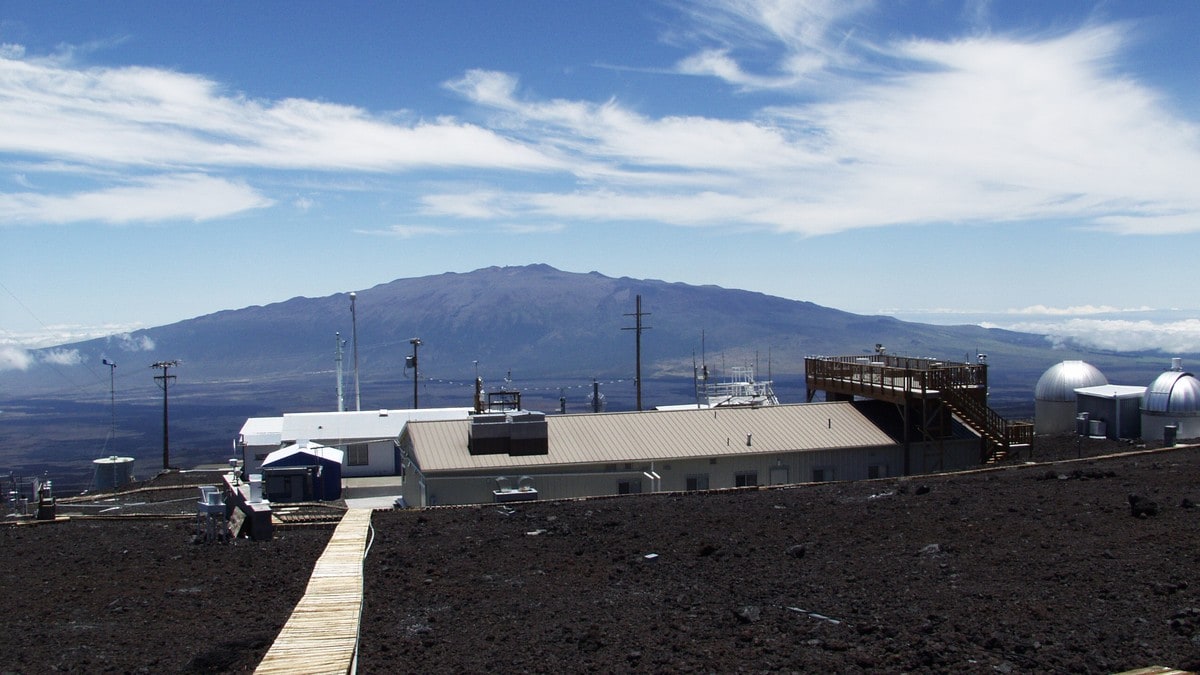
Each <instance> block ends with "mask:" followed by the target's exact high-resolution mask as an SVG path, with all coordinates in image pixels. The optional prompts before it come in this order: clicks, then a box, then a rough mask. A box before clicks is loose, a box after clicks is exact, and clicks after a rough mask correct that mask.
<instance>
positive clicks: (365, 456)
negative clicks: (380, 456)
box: [346, 443, 371, 466]
mask: <svg viewBox="0 0 1200 675" xmlns="http://www.w3.org/2000/svg"><path fill="white" fill-rule="evenodd" d="M370 463H371V459H370V453H368V452H367V444H366V443H351V444H350V445H347V446H346V465H347V466H366V465H368V464H370Z"/></svg>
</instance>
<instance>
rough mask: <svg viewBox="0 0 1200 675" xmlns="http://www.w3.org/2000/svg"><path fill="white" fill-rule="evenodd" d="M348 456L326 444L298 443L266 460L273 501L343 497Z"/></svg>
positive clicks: (265, 476) (265, 473)
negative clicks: (343, 475)
mask: <svg viewBox="0 0 1200 675" xmlns="http://www.w3.org/2000/svg"><path fill="white" fill-rule="evenodd" d="M344 456H345V453H344V452H342V451H341V450H338V449H337V448H329V447H326V446H324V445H309V444H307V443H297V444H295V445H289V446H288V447H286V448H280V449H279V450H276V451H275V452H272V453H270V454H269V455H267V458H266V459H265V460H263V465H262V469H263V480H264V482H265V483H266V490H265V491H266V493H267V499H269V500H271V501H307V500H319V501H332V500H335V499H340V498H341V496H342V458H343V457H344Z"/></svg>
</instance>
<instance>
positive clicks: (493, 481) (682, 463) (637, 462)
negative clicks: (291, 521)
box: [400, 402, 979, 507]
mask: <svg viewBox="0 0 1200 675" xmlns="http://www.w3.org/2000/svg"><path fill="white" fill-rule="evenodd" d="M863 409H865V406H859V405H856V404H855V403H851V402H833V403H809V404H799V405H778V406H762V407H749V406H746V407H731V408H713V409H690V410H671V411H652V412H628V413H610V414H579V415H556V416H550V417H546V416H542V415H540V413H533V414H530V413H527V412H524V411H521V412H518V413H509V414H507V415H499V416H497V415H479V416H476V417H475V418H474V419H472V420H469V421H468V420H454V421H441V422H413V423H412V424H409V425H407V426H406V427H405V429H404V432H403V433H402V434H401V437H400V452H401V455H402V462H403V464H404V472H405V479H404V497H405V500H406V501H407V503H408V504H409V505H410V506H413V507H422V506H436V505H450V504H479V503H488V502H494V501H499V502H504V501H519V500H525V499H561V498H573V497H582V496H598V495H615V494H625V493H636V492H658V491H685V490H705V489H718V488H733V487H747V486H754V485H778V484H788V483H804V482H820V481H831V480H856V479H865V478H882V477H887V476H896V475H901V474H902V473H903V471H904V467H905V466H906V465H907V466H908V467H909V470H910V471H911V472H913V473H923V472H926V471H932V470H947V471H949V470H957V469H965V468H969V467H973V466H978V464H979V437H978V436H970V435H969V434H968V435H967V437H965V438H957V439H947V440H943V441H930V442H922V443H911V444H909V447H908V448H905V446H904V445H903V444H901V443H899V442H897V440H896V439H895V438H894V437H893V436H892V435H889V434H888V433H887V432H885V431H884V430H883V428H882V427H881V425H880V424H879V423H877V422H876V421H873V420H872V419H870V418H868V416H867V415H866V414H864V412H862V410H863ZM906 454H907V457H906ZM906 460H907V464H906Z"/></svg>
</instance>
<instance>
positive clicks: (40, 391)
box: [0, 265, 1163, 408]
mask: <svg viewBox="0 0 1200 675" xmlns="http://www.w3.org/2000/svg"><path fill="white" fill-rule="evenodd" d="M639 295H640V296H641V298H642V309H643V312H644V313H645V316H644V318H643V325H644V327H645V328H646V329H647V330H645V331H644V332H643V336H642V372H643V379H644V380H647V381H649V380H653V379H659V378H671V377H676V378H678V377H682V378H691V376H692V364H693V362H694V359H700V358H705V359H706V360H707V362H708V364H709V365H710V367H712V368H717V369H719V367H720V366H721V365H722V364H726V365H728V366H733V365H742V364H754V363H757V364H758V366H759V368H758V370H759V372H760V376H765V371H767V370H768V367H769V369H770V370H771V372H772V375H773V376H775V377H784V378H787V377H796V376H800V375H801V374H802V372H803V361H804V357H805V356H806V355H813V354H856V353H869V352H872V351H873V349H874V346H875V345H876V344H878V343H882V344H883V345H885V346H886V347H887V348H888V350H889V352H890V353H893V354H899V355H908V356H931V357H935V358H940V359H950V360H958V361H961V360H964V359H966V360H973V359H974V358H975V355H976V354H978V353H986V354H988V355H989V359H990V363H991V364H992V365H993V368H992V373H993V381H994V382H997V383H998V382H999V381H1003V380H1004V379H1005V378H1008V377H1013V376H1016V374H1017V373H1020V374H1021V375H1020V376H1019V377H1018V379H1020V380H1026V379H1028V377H1029V376H1030V372H1036V374H1038V375H1040V373H1041V372H1042V371H1044V370H1045V368H1047V367H1049V366H1050V365H1053V364H1054V363H1057V362H1058V361H1060V360H1062V359H1064V358H1093V360H1094V359H1095V358H1100V359H1101V360H1109V361H1111V360H1112V358H1113V357H1111V356H1109V355H1099V354H1096V355H1092V357H1087V356H1080V355H1072V354H1066V353H1064V352H1062V351H1056V350H1053V349H1052V348H1051V345H1050V343H1049V342H1048V341H1047V340H1045V338H1043V337H1042V336H1037V335H1031V334H1026V333H1016V332H1012V331H1004V330H997V329H984V328H980V327H978V326H933V325H926V324H917V323H909V322H904V321H899V320H897V319H893V318H890V317H886V316H862V315H857V314H851V313H848V312H843V311H839V310H836V309H831V308H827V307H822V306H819V305H815V304H813V303H811V302H801V301H795V300H788V299H784V298H779V297H773V296H768V295H764V294H761V293H754V292H749V291H743V290H736V289H725V288H719V287H716V286H691V285H687V284H682V283H667V282H663V281H656V280H639V279H630V278H611V277H606V276H604V275H602V274H599V273H597V272H590V273H586V274H581V273H571V272H563V271H560V270H557V269H554V268H552V267H549V266H547V265H530V266H524V267H490V268H486V269H480V270H476V271H474V272H470V273H466V274H457V273H447V274H441V275H435V276H427V277H418V278H410V279H399V280H396V281H392V282H389V283H386V284H381V285H378V286H375V287H373V288H370V289H366V290H363V291H359V292H357V298H356V300H355V309H356V321H355V322H352V320H351V312H350V308H351V301H350V297H349V294H348V293H342V294H337V295H332V296H328V297H324V298H300V297H297V298H292V299H290V300H287V301H284V302H279V303H274V304H270V305H267V306H253V307H246V308H243V309H238V310H227V311H221V312H217V313H214V314H209V315H206V316H201V317H198V318H195V319H190V320H186V321H180V322H178V323H175V324H171V325H167V326H162V327H157V328H150V329H145V330H140V331H136V332H134V333H133V334H132V335H130V336H127V337H125V338H123V339H121V340H116V339H114V338H105V339H97V340H90V341H86V342H80V343H76V344H71V345H64V346H62V347H57V348H54V349H57V350H63V349H73V350H77V351H78V353H79V356H80V358H81V359H82V365H80V366H58V367H57V368H58V369H59V370H60V375H63V376H64V377H65V378H66V379H68V380H69V379H70V377H71V376H74V375H78V376H79V377H80V378H81V379H83V380H85V381H86V380H91V381H90V382H88V383H87V384H86V385H80V386H69V385H64V383H63V382H62V381H61V379H60V378H55V377H49V376H48V375H47V373H45V372H38V371H44V369H45V366H40V367H34V368H31V369H30V370H29V371H26V372H14V371H9V372H6V373H0V385H3V388H4V390H5V391H9V392H17V391H20V392H22V393H23V395H26V396H52V397H54V396H60V397H63V398H67V399H72V400H81V399H82V400H99V399H100V398H101V397H100V394H107V393H108V391H107V385H108V384H109V383H108V382H107V379H108V378H107V377H104V378H100V379H101V381H100V382H96V378H95V377H94V374H95V372H96V369H97V367H98V366H97V365H96V364H99V363H100V361H101V359H103V358H109V359H112V360H116V361H117V362H118V363H126V362H129V363H131V364H132V363H135V362H137V361H139V360H144V361H145V362H146V363H145V365H147V366H149V364H150V363H152V362H154V361H160V360H173V359H178V360H179V361H180V362H181V363H180V365H179V367H178V368H177V369H176V370H174V371H172V372H173V373H174V374H177V375H178V378H179V380H178V382H179V385H183V384H184V383H185V382H191V383H193V384H205V385H210V386H211V387H213V388H215V389H219V388H220V387H222V386H224V387H228V388H229V390H230V391H243V390H264V391H267V390H273V389H279V388H283V389H291V388H298V387H304V386H315V387H316V388H318V389H320V390H323V391H324V392H328V391H330V390H332V389H334V388H335V384H334V376H333V372H334V366H335V360H334V353H335V337H334V335H335V333H340V334H341V337H342V338H343V339H344V340H346V343H347V344H346V347H345V354H344V360H343V368H344V371H345V382H346V385H347V391H348V392H350V394H351V395H352V393H353V391H352V390H353V361H352V357H353V345H352V344H351V343H352V341H353V333H354V332H355V326H354V324H355V323H356V324H357V342H358V362H359V371H360V378H361V381H362V383H363V384H364V385H366V386H378V385H380V384H382V383H388V384H390V385H396V384H397V383H399V382H402V381H403V380H404V379H405V378H406V377H410V376H411V373H406V372H405V368H404V366H405V357H406V356H408V355H410V354H411V353H412V347H411V345H410V342H409V340H410V338H413V337H419V338H420V339H421V345H420V347H419V351H418V362H419V363H418V365H419V373H420V375H421V377H422V379H423V380H424V379H429V380H434V381H454V380H457V381H467V382H469V381H471V380H472V379H473V378H474V376H475V372H476V363H477V364H478V372H479V373H480V374H482V375H483V376H484V377H485V380H487V381H489V383H494V382H495V381H496V380H497V379H498V378H500V377H502V376H506V375H507V374H509V373H512V374H513V377H514V378H515V379H517V380H538V381H547V380H562V381H563V382H569V383H571V384H575V383H577V382H579V381H590V379H592V378H600V379H611V378H632V376H633V372H634V363H635V361H634V345H635V336H634V334H633V331H632V330H626V329H631V328H633V327H634V325H635V318H634V317H633V316H631V315H632V314H633V312H634V311H635V308H636V298H637V296H639ZM151 344H152V345H153V349H152V350H150V351H145V352H133V353H131V352H130V351H128V350H130V349H132V348H133V347H134V346H138V345H151ZM1118 360H1120V359H1118ZM1125 360H1129V358H1126V359H1125ZM1162 360H1163V359H1162V358H1161V357H1154V359H1153V362H1154V364H1155V365H1154V366H1152V367H1153V368H1154V369H1161V368H1160V366H1161V364H1159V363H1158V362H1159V361H1162ZM1139 362H1140V360H1139ZM1006 369H1008V370H1006ZM1031 369H1032V371H1031ZM85 370H90V371H91V372H92V374H93V376H92V377H90V378H89V377H87V376H86V373H85ZM100 370H101V371H103V370H104V369H103V368H100ZM120 374H121V375H123V376H125V375H126V373H125V372H124V371H120ZM151 375H152V373H151V372H149V371H146V372H145V373H144V375H142V376H139V377H138V378H136V379H140V380H141V383H140V385H141V386H140V387H139V386H138V382H136V381H131V382H128V383H127V385H129V386H131V387H133V388H134V389H135V390H136V389H139V388H140V389H146V390H148V391H154V385H153V383H152V379H151ZM997 376H999V380H997ZM1034 380H1036V375H1035V376H1034ZM1028 384H1029V387H1028V388H1027V391H1029V392H1030V393H1031V392H1032V383H1028ZM100 385H103V386H100ZM129 386H123V387H122V388H123V389H125V390H126V391H128V390H129ZM81 387H82V388H83V389H84V390H85V391H86V392H87V393H86V394H85V395H83V396H80V393H79V391H78V389H79V388H81ZM401 391H403V389H401ZM326 398H328V396H326ZM409 398H411V395H410V396H409ZM405 404H406V402H404V401H394V402H390V403H387V404H386V405H387V406H388V407H402V406H403V405H405ZM280 405H281V406H282V407H284V408H287V407H288V404H287V402H286V401H281V402H280ZM383 405H384V403H383V402H375V403H372V405H371V406H369V407H382V406H383ZM324 407H325V408H329V407H331V406H330V405H326V406H324Z"/></svg>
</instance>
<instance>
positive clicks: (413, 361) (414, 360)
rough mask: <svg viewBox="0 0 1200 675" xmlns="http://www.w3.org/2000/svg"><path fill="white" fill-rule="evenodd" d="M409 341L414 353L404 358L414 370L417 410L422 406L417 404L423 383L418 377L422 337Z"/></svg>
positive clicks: (414, 398) (414, 404) (414, 406)
mask: <svg viewBox="0 0 1200 675" xmlns="http://www.w3.org/2000/svg"><path fill="white" fill-rule="evenodd" d="M408 343H409V344H410V345H412V347H413V353H412V356H407V357H405V358H404V360H405V361H406V362H407V363H408V365H409V366H411V367H412V371H413V410H416V409H417V408H419V407H421V406H420V405H418V404H417V387H418V386H420V384H421V378H419V377H417V347H420V346H421V338H412V339H411V340H409V341H408ZM476 379H478V376H476Z"/></svg>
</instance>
